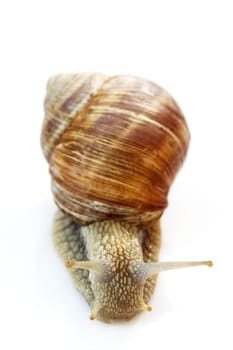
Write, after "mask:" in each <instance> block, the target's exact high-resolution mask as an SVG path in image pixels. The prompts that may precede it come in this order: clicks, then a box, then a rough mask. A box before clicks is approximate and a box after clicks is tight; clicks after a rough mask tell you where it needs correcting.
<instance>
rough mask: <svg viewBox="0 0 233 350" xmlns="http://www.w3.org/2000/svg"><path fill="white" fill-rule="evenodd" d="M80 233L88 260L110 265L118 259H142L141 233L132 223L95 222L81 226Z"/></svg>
mask: <svg viewBox="0 0 233 350" xmlns="http://www.w3.org/2000/svg"><path fill="white" fill-rule="evenodd" d="M81 234H82V236H83V238H84V240H85V243H86V249H87V256H88V259H89V260H92V261H104V262H105V263H110V264H111V265H112V264H114V263H116V264H118V263H119V261H129V260H130V261H132V260H133V261H143V254H142V248H141V244H140V243H141V235H142V233H141V231H140V230H139V229H138V228H137V227H136V226H134V225H131V224H129V223H125V222H119V221H115V220H109V221H103V222H96V223H93V224H90V225H88V226H85V227H82V228H81ZM118 260H119V261H118Z"/></svg>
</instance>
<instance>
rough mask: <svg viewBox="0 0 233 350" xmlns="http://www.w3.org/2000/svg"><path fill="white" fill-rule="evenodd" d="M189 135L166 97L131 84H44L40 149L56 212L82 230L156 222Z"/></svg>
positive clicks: (122, 80) (93, 79) (100, 78)
mask: <svg viewBox="0 0 233 350" xmlns="http://www.w3.org/2000/svg"><path fill="white" fill-rule="evenodd" d="M189 139H190V134H189V130H188V126H187V124H186V121H185V119H184V116H183V114H182V112H181V110H180V108H179V106H178V105H177V103H176V102H175V101H174V99H173V98H172V97H171V95H170V94H169V93H168V92H166V91H165V90H164V89H162V88H161V87H159V86H158V85H156V84H155V83H152V82H150V81H148V80H146V79H143V78H139V77H134V76H114V77H106V76H104V75H102V74H96V73H91V74H89V73H84V74H74V75H58V76H55V77H54V78H52V79H51V80H49V82H48V86H47V95H46V98H45V120H44V123H43V128H42V136H41V140H42V148H43V151H44V155H45V157H46V159H47V160H48V161H49V162H50V172H51V175H52V190H53V193H54V197H55V201H56V203H57V204H58V206H59V207H60V209H61V210H62V211H64V212H65V213H66V214H67V215H69V216H71V217H72V218H73V219H74V220H76V221H77V222H79V223H81V224H88V223H91V222H95V221H101V220H106V219H110V218H111V219H118V220H122V221H128V222H132V223H135V224H141V223H146V222H149V221H152V220H153V219H155V218H158V217H160V216H161V215H162V213H163V211H164V209H165V208H166V206H167V195H168V192H169V189H170V186H171V184H172V182H173V180H174V178H175V175H176V173H177V171H178V170H179V168H180V166H181V165H182V163H183V161H184V159H185V156H186V153H187V150H188V145H189Z"/></svg>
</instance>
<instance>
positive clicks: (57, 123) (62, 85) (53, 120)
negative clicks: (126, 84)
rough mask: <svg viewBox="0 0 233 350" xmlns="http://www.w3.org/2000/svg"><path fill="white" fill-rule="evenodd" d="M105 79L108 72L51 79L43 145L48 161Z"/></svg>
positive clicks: (46, 100) (43, 130)
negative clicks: (78, 114) (105, 73)
mask: <svg viewBox="0 0 233 350" xmlns="http://www.w3.org/2000/svg"><path fill="white" fill-rule="evenodd" d="M105 78H106V76H105V75H103V74H99V73H82V74H61V75H58V76H55V77H52V78H50V80H49V81H48V86H47V95H46V97H45V103H44V109H45V118H44V122H43V126H42V132H41V145H42V149H43V152H44V156H45V158H46V159H47V160H48V161H49V159H50V156H51V153H52V150H53V148H54V147H55V146H56V144H58V142H59V139H60V137H61V135H62V134H63V132H64V131H65V129H66V128H67V127H68V125H69V124H70V123H71V122H72V120H73V117H74V115H75V114H77V113H78V112H79V111H80V110H81V109H82V108H83V106H84V105H85V103H86V102H87V100H88V99H89V97H90V96H91V95H92V94H94V93H95V91H96V90H97V89H98V88H99V86H100V85H101V84H102V83H103V81H104V79H105Z"/></svg>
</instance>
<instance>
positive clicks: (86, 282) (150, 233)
mask: <svg viewBox="0 0 233 350" xmlns="http://www.w3.org/2000/svg"><path fill="white" fill-rule="evenodd" d="M53 235H54V242H55V246H56V248H57V250H58V252H59V254H60V256H61V257H62V259H63V261H64V262H67V261H74V260H77V261H87V262H90V261H99V262H102V263H105V266H108V270H106V271H103V273H102V272H101V271H100V273H95V271H94V272H93V271H88V270H87V269H75V268H72V269H70V272H71V276H72V278H73V280H74V283H75V286H76V287H77V289H78V290H79V291H80V292H81V293H82V294H83V295H84V297H85V299H86V300H87V302H88V303H89V304H90V306H91V307H92V310H93V311H92V315H91V318H98V319H101V320H102V321H107V322H109V321H111V320H113V319H130V318H132V317H133V316H135V315H136V314H137V313H138V312H139V311H140V310H148V311H149V310H150V307H148V305H147V303H148V302H149V300H150V298H151V295H152V294H153V291H154V288H155V283H156V279H157V275H153V276H151V277H149V278H147V279H146V281H143V282H145V283H144V284H142V283H140V281H135V278H134V276H133V273H132V269H133V266H132V269H131V270H130V268H129V266H130V262H131V261H134V262H137V261H138V262H141V261H144V262H156V261H157V259H158V253H159V249H160V227H159V223H158V222H155V223H154V224H153V225H151V227H148V228H147V230H145V231H143V230H138V229H137V228H136V227H135V226H132V225H130V224H127V223H124V222H123V223H118V222H113V221H105V222H101V223H97V224H96V225H90V226H87V227H81V226H79V225H78V224H76V223H74V222H73V221H72V220H71V219H70V218H67V217H66V216H65V215H64V214H63V213H62V212H61V211H58V212H57V214H56V216H55V220H54V230H53ZM70 267H71V266H70ZM94 313H96V314H94Z"/></svg>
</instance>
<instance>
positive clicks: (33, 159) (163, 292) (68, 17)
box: [0, 0, 233, 350]
mask: <svg viewBox="0 0 233 350" xmlns="http://www.w3.org/2000/svg"><path fill="white" fill-rule="evenodd" d="M232 5H233V3H232V1H224V0H220V1H213V0H212V1H205V0H203V1H197V0H195V1H175V0H174V1H165V0H163V1H146V0H143V1H136V0H134V1H120V0H118V1H101V0H96V1H77V0H76V1H69V0H66V1H58V0H57V1H44V2H43V1H38V2H36V1H24V0H21V1H5V2H4V1H2V2H1V5H0V36H1V38H0V89H1V91H0V96H1V100H0V106H1V108H0V113H1V115H0V118H1V119H0V120H1V125H0V142H1V145H0V147H1V171H0V176H1V181H0V186H1V188H0V195H1V197H0V205H1V211H0V213H1V214H0V215H1V225H0V230H1V234H0V278H1V279H0V321H1V325H0V332H1V336H0V348H1V349H4V350H5V349H7V350H8V349H25V350H27V349H51V348H54V349H71V350H73V349H84V348H85V349H95V350H98V349H106V350H107V349H113V350H114V349H122V350H123V349H130V348H135V347H136V346H137V348H138V349H149V348H150V349H153V348H155V349H156V348H158V349H171V348H173V349H180V350H182V349H190V350H192V349H212V348H213V347H216V348H221V349H225V350H227V349H232V348H233V341H232V315H233V304H232V295H233V288H232V266H233V264H232V237H233V227H232V226H233V225H232V216H233V215H232V201H233V187H232V179H233V171H232V150H233V140H232V138H233V136H232V130H233V127H232V118H233V104H232V101H233V98H232V94H233V69H232V65H233V52H232V46H233V10H232V8H231V6H232ZM82 71H99V72H103V73H106V74H118V73H126V74H135V75H141V76H144V77H147V78H149V79H151V80H154V81H155V82H157V83H158V84H160V85H161V86H163V87H165V88H166V89H167V90H168V91H170V92H171V93H172V94H173V96H174V97H175V99H176V100H177V101H178V103H179V104H180V106H181V107H182V109H183V112H184V114H185V115H186V118H187V121H188V124H189V127H190V130H191V134H192V142H191V147H190V151H189V154H188V158H187V161H186V162H185V165H184V167H183V168H182V170H181V172H180V173H179V175H178V177H177V179H176V181H175V183H174V185H173V187H172V190H171V192H170V196H169V202H170V205H169V208H168V209H167V211H166V213H165V215H164V217H163V220H162V223H163V245H162V250H161V256H160V257H161V260H170V261H172V260H185V259H188V260H199V259H212V260H213V262H214V267H213V268H212V269H209V268H206V267H199V268H193V269H184V270H178V271H170V272H165V273H163V274H161V275H160V277H159V281H158V286H157V289H156V293H155V295H154V297H153V300H152V301H151V305H152V307H153V311H152V312H151V313H146V312H144V313H142V314H141V315H140V316H139V317H137V318H135V319H134V320H133V321H131V322H128V323H121V324H119V323H116V324H111V325H106V324H103V323H101V322H99V321H90V320H89V314H90V310H89V307H88V305H87V304H86V302H85V301H84V299H83V298H82V297H81V296H80V295H79V294H78V293H77V292H76V290H75V288H74V286H73V284H72V282H71V280H70V277H69V275H68V273H67V271H66V270H65V268H64V266H63V263H62V262H61V261H60V259H59V257H58V256H57V254H56V252H55V249H54V247H53V244H52V240H51V223H52V217H53V214H54V211H55V205H54V204H53V200H52V195H51V191H50V178H49V174H48V165H47V164H46V162H45V160H44V159H43V156H42V153H41V149H40V142H39V141H40V140H39V139H40V128H41V123H42V118H43V97H44V92H45V84H46V81H47V79H48V77H49V76H50V75H52V74H55V73H60V72H82Z"/></svg>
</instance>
